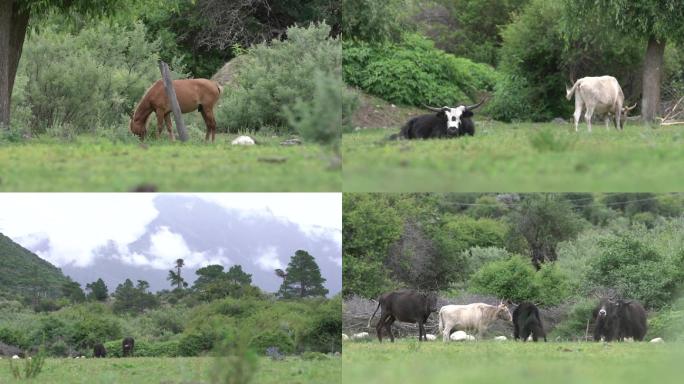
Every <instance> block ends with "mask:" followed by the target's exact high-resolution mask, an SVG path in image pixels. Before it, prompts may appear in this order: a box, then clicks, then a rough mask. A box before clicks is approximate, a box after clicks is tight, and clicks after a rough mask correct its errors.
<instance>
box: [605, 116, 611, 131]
mask: <svg viewBox="0 0 684 384" xmlns="http://www.w3.org/2000/svg"><path fill="white" fill-rule="evenodd" d="M605 121H606V131H610V116H608V115H606V118H605Z"/></svg>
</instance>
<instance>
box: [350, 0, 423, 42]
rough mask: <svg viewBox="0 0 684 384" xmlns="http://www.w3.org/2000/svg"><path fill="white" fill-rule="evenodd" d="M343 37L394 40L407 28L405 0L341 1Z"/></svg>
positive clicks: (406, 3)
mask: <svg viewBox="0 0 684 384" xmlns="http://www.w3.org/2000/svg"><path fill="white" fill-rule="evenodd" d="M341 1H342V31H343V34H344V36H345V39H357V40H363V41H385V40H398V39H400V38H401V34H402V33H403V32H404V31H405V30H406V28H407V27H408V25H409V24H408V22H407V17H406V15H405V14H404V12H405V10H406V8H407V6H408V2H407V0H383V1H376V0H341Z"/></svg>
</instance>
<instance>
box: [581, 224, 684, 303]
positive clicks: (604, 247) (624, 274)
mask: <svg viewBox="0 0 684 384" xmlns="http://www.w3.org/2000/svg"><path fill="white" fill-rule="evenodd" d="M599 246H600V247H601V254H600V255H599V257H597V258H595V259H593V260H592V261H591V268H590V269H589V270H588V271H587V275H586V280H587V281H588V282H590V283H592V284H593V285H594V286H603V287H611V288H613V289H615V290H616V292H617V293H618V294H619V295H621V296H623V297H625V298H631V299H638V300H640V301H641V302H642V303H643V304H644V306H646V307H650V308H660V307H662V306H664V305H666V304H667V303H668V302H670V300H671V299H672V297H673V295H674V293H675V292H676V289H677V288H678V284H680V283H681V281H682V280H683V279H684V251H679V253H677V254H674V255H672V257H668V258H666V257H663V256H662V255H661V254H660V253H659V252H658V251H656V250H655V249H654V248H653V247H652V246H651V245H650V244H649V243H646V242H644V241H642V239H641V238H639V237H637V236H635V235H633V234H629V233H627V234H620V235H617V236H614V237H611V238H607V239H604V240H602V241H601V242H600V243H599Z"/></svg>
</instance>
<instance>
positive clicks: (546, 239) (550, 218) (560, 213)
mask: <svg viewBox="0 0 684 384" xmlns="http://www.w3.org/2000/svg"><path fill="white" fill-rule="evenodd" d="M510 220H511V231H512V235H513V236H512V237H515V236H520V237H522V238H524V239H525V242H526V243H527V247H528V249H529V254H530V259H531V260H532V264H533V265H534V266H535V267H536V268H537V269H539V268H541V265H542V264H543V263H545V262H548V261H555V260H556V258H557V253H556V245H557V244H558V243H559V242H561V241H564V240H568V239H572V238H574V237H575V236H576V235H577V234H578V233H579V231H580V229H581V221H580V219H579V217H578V216H577V214H576V213H575V212H574V211H573V210H572V207H571V206H570V204H569V203H568V202H567V200H563V199H562V198H560V197H559V196H557V195H550V194H545V195H530V196H529V197H527V198H525V199H524V200H523V201H522V203H521V205H520V207H519V208H518V210H517V211H515V212H514V213H513V215H512V216H511V219H510Z"/></svg>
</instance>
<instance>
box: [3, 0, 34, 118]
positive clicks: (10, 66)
mask: <svg viewBox="0 0 684 384" xmlns="http://www.w3.org/2000/svg"><path fill="white" fill-rule="evenodd" d="M28 21H29V12H28V11H24V12H21V11H20V9H19V4H18V3H17V2H16V1H14V0H0V126H2V125H4V126H5V127H6V128H9V122H10V100H11V99H12V88H13V87H14V79H15V77H16V75H17V68H18V67H19V58H21V50H22V47H23V46H24V37H26V28H27V27H28Z"/></svg>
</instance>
